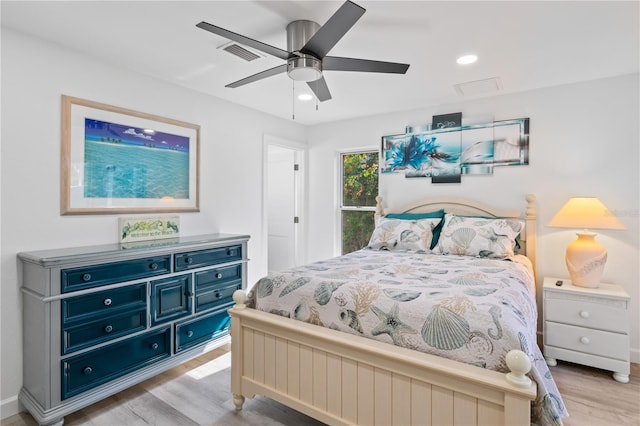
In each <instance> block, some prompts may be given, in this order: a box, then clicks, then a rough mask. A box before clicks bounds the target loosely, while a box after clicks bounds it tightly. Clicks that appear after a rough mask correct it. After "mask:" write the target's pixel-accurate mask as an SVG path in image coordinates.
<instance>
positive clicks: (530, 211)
mask: <svg viewBox="0 0 640 426" xmlns="http://www.w3.org/2000/svg"><path fill="white" fill-rule="evenodd" d="M526 214H527V219H535V218H536V196H535V195H533V194H529V195H527V212H526Z"/></svg>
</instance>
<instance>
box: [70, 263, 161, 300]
mask: <svg viewBox="0 0 640 426" xmlns="http://www.w3.org/2000/svg"><path fill="white" fill-rule="evenodd" d="M168 272H171V256H169V255H167V256H158V257H149V258H145V259H135V260H126V261H123V262H114V263H104V264H101V265H95V266H83V267H80V268H72V269H63V270H62V276H61V277H60V278H61V286H62V288H61V291H62V292H63V293H68V292H70V291H76V290H82V289H85V288H92V287H98V286H102V285H107V284H115V283H120V282H124V281H129V280H135V279H138V278H145V277H153V276H156V275H162V274H166V273H168Z"/></svg>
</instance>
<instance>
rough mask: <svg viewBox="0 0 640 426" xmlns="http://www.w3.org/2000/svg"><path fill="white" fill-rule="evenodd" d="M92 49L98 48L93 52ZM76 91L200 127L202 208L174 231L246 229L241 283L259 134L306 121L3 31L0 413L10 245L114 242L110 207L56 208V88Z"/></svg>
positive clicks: (295, 136) (5, 383)
mask: <svg viewBox="0 0 640 426" xmlns="http://www.w3.org/2000/svg"><path fill="white" fill-rule="evenodd" d="M97 54H99V52H98V53H97ZM62 94H66V95H71V96H76V97H80V98H84V99H89V100H93V101H97V102H102V103H106V104H111V105H116V106H120V107H125V108H129V109H133V110H137V111H142V112H146V113H150V114H155V115H160V116H164V117H170V118H174V119H178V120H182V121H186V122H190V123H195V124H199V125H200V126H201V140H200V152H201V154H200V155H201V157H200V212H199V213H187V214H180V224H181V227H182V230H181V233H182V235H195V234H206V233H212V232H224V233H238V234H249V235H251V240H250V242H249V257H250V259H251V261H250V262H249V277H248V280H249V282H250V283H251V282H254V281H255V280H257V279H258V278H259V277H260V276H262V275H264V274H266V272H267V265H266V262H265V258H264V256H261V255H260V252H261V251H262V247H263V246H266V245H265V244H263V241H262V240H263V235H264V230H263V227H262V224H263V221H262V212H263V205H262V177H263V174H262V169H263V152H262V150H263V136H264V134H270V135H274V136H277V137H280V138H282V139H288V140H296V141H304V140H306V128H305V127H304V126H301V125H299V124H297V123H293V122H290V121H287V120H281V119H277V118H274V117H272V116H270V115H267V114H263V113H260V112H257V111H254V110H250V109H247V108H243V107H240V106H237V105H234V104H231V103H228V102H225V101H222V100H218V99H215V98H212V97H209V96H205V95H202V94H199V93H196V92H193V91H190V90H186V89H182V88H179V87H177V86H173V85H169V84H166V83H163V82H161V81H159V80H154V79H150V78H149V77H147V76H142V75H139V74H134V73H131V72H128V71H126V70H125V69H124V68H114V67H111V66H108V65H105V64H104V63H102V62H100V61H99V60H96V59H91V58H88V57H86V56H79V55H76V54H75V53H73V52H71V51H69V50H66V49H62V48H59V47H57V46H55V45H52V44H49V43H47V42H43V41H39V40H36V39H33V38H28V37H25V36H23V35H21V34H19V33H16V32H14V31H11V30H6V29H3V30H2V158H1V159H2V163H1V166H2V169H1V173H2V174H1V183H2V205H1V206H2V222H1V228H2V242H1V266H2V268H1V273H2V275H1V277H2V281H1V291H2V294H1V296H2V301H1V320H2V328H1V332H2V340H1V342H2V347H1V352H0V356H1V362H2V365H1V370H0V374H1V377H2V381H1V383H2V390H1V392H2V393H1V396H0V398H1V400H0V401H1V403H2V408H3V412H2V417H3V418H4V417H6V416H7V415H11V414H14V413H15V410H16V409H17V404H16V399H15V398H16V396H17V394H18V391H19V390H20V386H21V384H22V349H21V348H22V328H21V322H22V318H21V308H20V304H21V297H20V292H19V289H18V276H17V261H16V253H18V252H20V251H27V250H40V249H49V248H58V247H70V246H80V245H94V244H104V243H113V242H117V241H118V239H117V216H115V215H100V216H60V207H59V206H60V189H59V187H60V96H61V95H62Z"/></svg>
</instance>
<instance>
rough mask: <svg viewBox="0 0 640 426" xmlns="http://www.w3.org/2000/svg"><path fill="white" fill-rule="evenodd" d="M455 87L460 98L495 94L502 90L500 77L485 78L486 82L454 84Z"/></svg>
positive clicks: (476, 81)
mask: <svg viewBox="0 0 640 426" xmlns="http://www.w3.org/2000/svg"><path fill="white" fill-rule="evenodd" d="M453 87H454V88H455V89H456V92H458V94H459V95H460V96H477V95H486V94H489V93H495V92H498V91H500V90H501V89H502V85H501V84H500V79H499V78H498V77H491V78H485V79H484V80H475V81H468V82H466V83H460V84H454V85H453Z"/></svg>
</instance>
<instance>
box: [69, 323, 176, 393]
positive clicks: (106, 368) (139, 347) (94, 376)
mask: <svg viewBox="0 0 640 426" xmlns="http://www.w3.org/2000/svg"><path fill="white" fill-rule="evenodd" d="M170 355H171V328H170V327H166V328H164V329H162V330H158V331H154V332H153V333H147V334H143V335H141V336H137V337H134V338H131V339H128V340H124V341H122V342H118V343H114V344H112V345H108V346H104V347H102V348H100V349H96V350H94V351H91V352H88V353H86V354H82V355H77V356H74V357H71V358H67V359H66V360H63V361H62V371H63V373H62V399H66V398H69V397H71V396H74V395H77V394H79V393H82V392H85V391H87V390H89V389H92V388H94V387H96V386H99V385H101V384H103V383H106V382H108V381H110V380H113V379H115V378H117V377H120V376H124V375H125V374H127V373H130V372H132V371H134V370H137V369H139V368H142V367H145V366H147V365H149V364H152V363H154V362H156V361H159V360H161V359H164V358H168V357H169V356H170Z"/></svg>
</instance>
